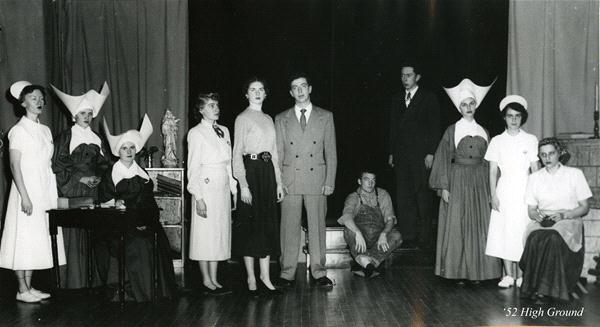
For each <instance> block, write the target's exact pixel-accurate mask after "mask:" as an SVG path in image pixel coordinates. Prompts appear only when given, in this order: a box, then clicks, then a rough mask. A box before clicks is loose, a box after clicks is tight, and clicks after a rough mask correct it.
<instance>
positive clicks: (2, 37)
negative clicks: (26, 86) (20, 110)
mask: <svg viewBox="0 0 600 327" xmlns="http://www.w3.org/2000/svg"><path fill="white" fill-rule="evenodd" d="M46 5H47V3H46V2H45V1H39V0H1V1H0V90H1V93H2V96H1V97H0V134H1V136H2V141H3V143H4V145H3V147H2V148H1V149H0V217H3V216H4V208H5V201H6V199H7V198H8V190H9V189H10V177H9V176H10V174H9V173H10V172H9V166H8V140H7V136H6V134H7V133H8V130H10V128H11V127H12V126H13V125H14V124H15V123H16V122H17V119H18V117H17V116H16V112H15V107H14V104H13V102H12V101H13V99H12V97H11V96H10V94H9V92H8V90H9V87H10V86H11V84H12V83H13V82H15V81H18V80H28V81H30V82H32V83H35V84H41V85H47V83H48V72H47V70H46V67H47V62H48V57H47V53H48V51H47V50H48V46H47V43H46V38H45V35H46V30H47V28H46V21H45V19H44V17H45V12H46V10H47V7H46ZM40 120H41V121H42V122H44V123H45V124H48V123H49V122H50V121H51V120H52V106H51V105H50V106H48V112H45V113H44V114H43V115H42V117H40ZM2 221H3V219H2Z"/></svg>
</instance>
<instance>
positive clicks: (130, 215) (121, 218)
mask: <svg viewBox="0 0 600 327" xmlns="http://www.w3.org/2000/svg"><path fill="white" fill-rule="evenodd" d="M48 214H49V223H50V226H49V230H50V238H51V240H52V261H53V263H54V278H55V283H56V288H59V287H60V272H59V268H58V246H57V244H56V243H57V241H56V235H57V234H58V226H61V227H70V228H83V229H85V230H86V232H87V236H88V242H87V249H88V258H87V265H88V287H89V286H91V285H92V278H93V271H92V249H93V247H92V235H91V234H92V231H94V230H99V229H102V230H104V231H115V232H118V233H119V247H118V254H117V260H118V262H119V289H118V294H119V301H120V303H121V304H123V303H125V237H126V232H127V231H128V230H131V229H132V228H135V227H137V226H147V228H152V227H151V226H153V225H154V224H156V222H151V221H144V220H145V219H153V218H154V217H151V216H152V215H148V214H140V212H139V211H138V210H136V209H126V210H120V209H115V208H95V209H53V210H48ZM153 234H154V240H153V242H152V257H153V264H152V280H153V288H152V293H153V294H152V299H153V301H154V302H156V299H157V296H158V251H157V248H158V245H157V233H156V230H154V233H153Z"/></svg>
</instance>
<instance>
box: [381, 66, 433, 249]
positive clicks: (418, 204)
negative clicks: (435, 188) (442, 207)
mask: <svg viewBox="0 0 600 327" xmlns="http://www.w3.org/2000/svg"><path fill="white" fill-rule="evenodd" d="M420 79H421V75H420V72H419V70H418V68H417V67H416V65H415V64H412V63H411V64H408V63H407V64H405V65H403V66H402V86H403V87H404V89H403V90H402V91H401V92H400V93H399V94H397V95H395V96H394V97H393V98H392V101H391V105H390V131H389V132H390V134H389V135H390V148H389V159H388V164H389V165H390V166H391V167H393V168H394V172H395V175H396V207H397V210H396V214H397V216H398V227H399V230H400V233H402V237H403V239H404V246H403V247H406V248H415V247H417V246H418V245H421V246H424V247H430V246H432V245H433V244H432V243H431V242H432V241H433V238H432V235H431V232H432V223H431V221H432V217H433V193H432V191H431V190H430V189H429V186H428V184H427V180H428V174H429V169H431V166H432V164H433V154H434V153H435V150H436V148H437V145H438V142H439V139H440V110H439V104H438V101H437V97H436V96H435V94H433V93H431V92H429V91H427V90H424V89H423V88H420V87H419V85H418V82H419V80H420Z"/></svg>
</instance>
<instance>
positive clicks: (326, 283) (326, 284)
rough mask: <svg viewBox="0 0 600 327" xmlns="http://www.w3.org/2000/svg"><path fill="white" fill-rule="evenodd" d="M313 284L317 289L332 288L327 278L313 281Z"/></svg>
mask: <svg viewBox="0 0 600 327" xmlns="http://www.w3.org/2000/svg"><path fill="white" fill-rule="evenodd" d="M315 284H316V285H317V286H319V287H333V282H332V281H331V279H329V278H327V276H323V277H321V278H317V279H315Z"/></svg>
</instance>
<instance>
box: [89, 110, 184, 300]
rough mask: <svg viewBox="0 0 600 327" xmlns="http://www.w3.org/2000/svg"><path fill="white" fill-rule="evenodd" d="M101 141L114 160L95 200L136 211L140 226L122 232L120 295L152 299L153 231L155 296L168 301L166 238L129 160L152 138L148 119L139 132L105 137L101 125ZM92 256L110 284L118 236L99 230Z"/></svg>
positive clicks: (149, 185)
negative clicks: (122, 284)
mask: <svg viewBox="0 0 600 327" xmlns="http://www.w3.org/2000/svg"><path fill="white" fill-rule="evenodd" d="M104 129H105V132H106V137H107V139H108V143H109V145H110V150H111V152H112V154H113V155H114V156H116V157H118V158H119V160H118V161H117V162H115V163H114V165H113V166H112V167H111V168H109V169H108V170H107V172H106V174H105V175H104V177H102V183H101V184H100V189H99V194H98V196H99V199H100V201H102V202H107V201H111V200H114V202H115V206H116V207H117V208H124V209H126V210H131V209H136V210H137V212H138V213H137V214H138V215H139V221H140V222H144V223H143V225H141V226H138V227H136V228H132V229H131V230H129V231H128V232H127V235H126V240H125V271H126V275H127V276H126V278H127V281H128V287H126V293H127V294H126V295H128V296H133V298H134V299H135V301H137V302H145V301H151V300H152V286H153V280H152V243H153V231H154V230H156V231H157V234H158V260H159V262H158V283H159V285H158V294H157V296H158V298H163V297H173V295H174V294H175V288H176V285H175V274H174V272H173V261H172V259H171V255H170V247H169V241H168V239H167V236H166V234H165V232H164V230H163V228H162V226H161V224H160V222H159V209H158V205H157V204H156V200H155V199H154V194H153V188H154V184H153V182H152V180H151V179H150V177H149V176H148V173H147V172H146V171H145V170H144V169H142V168H141V167H140V166H139V165H138V164H137V162H136V161H135V155H136V153H138V152H139V151H140V150H141V149H142V147H143V146H144V144H145V143H146V141H147V140H148V137H150V135H151V134H152V124H151V123H150V119H149V118H148V115H144V121H143V122H142V127H141V128H140V130H139V131H137V130H129V131H127V132H125V133H123V134H121V135H116V136H113V135H111V134H110V131H109V129H108V126H107V124H106V120H105V121H104ZM99 234H100V235H98V239H99V240H98V241H97V242H96V244H97V245H98V246H97V248H96V254H97V257H98V271H99V273H100V276H101V278H103V280H104V281H107V282H109V283H110V282H114V281H116V278H114V277H116V271H117V261H116V260H114V259H113V260H111V257H116V254H117V249H118V234H117V233H110V232H104V233H102V232H100V233H99Z"/></svg>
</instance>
